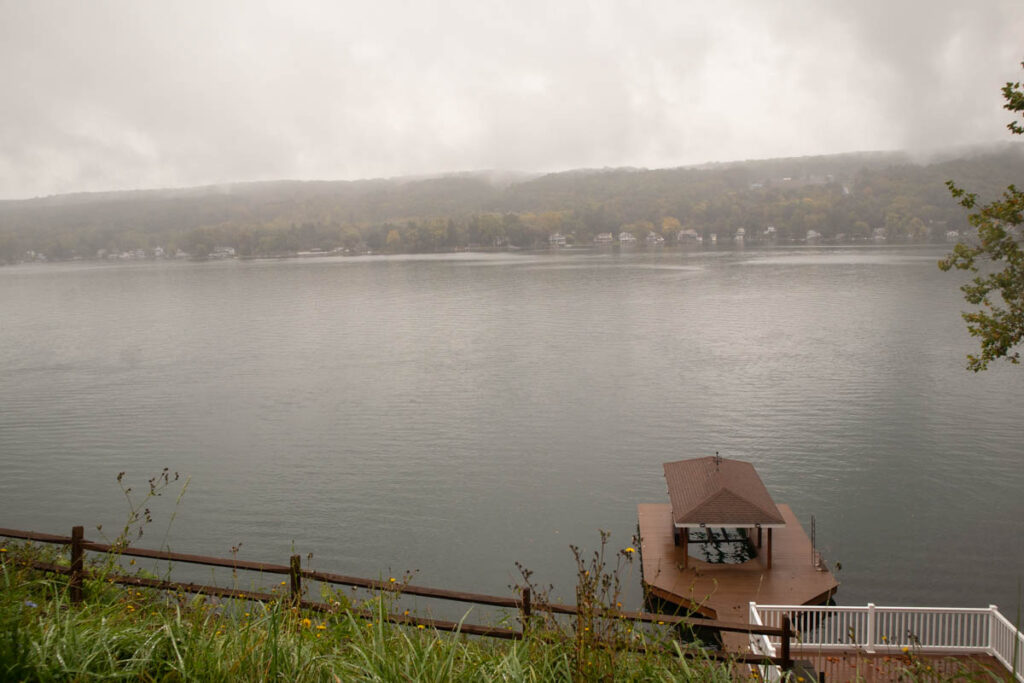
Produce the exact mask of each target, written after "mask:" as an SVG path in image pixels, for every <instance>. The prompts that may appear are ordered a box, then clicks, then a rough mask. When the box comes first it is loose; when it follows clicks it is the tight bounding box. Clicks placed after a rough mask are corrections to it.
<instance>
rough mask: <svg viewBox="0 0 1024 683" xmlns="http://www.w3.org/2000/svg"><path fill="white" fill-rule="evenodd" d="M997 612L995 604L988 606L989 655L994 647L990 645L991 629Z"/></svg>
mask: <svg viewBox="0 0 1024 683" xmlns="http://www.w3.org/2000/svg"><path fill="white" fill-rule="evenodd" d="M998 613H999V608H998V607H996V606H995V605H989V606H988V654H989V655H990V656H991V655H992V651H993V649H994V648H993V647H992V630H993V627H994V626H995V623H996V614H998Z"/></svg>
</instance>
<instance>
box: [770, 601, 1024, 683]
mask: <svg viewBox="0 0 1024 683" xmlns="http://www.w3.org/2000/svg"><path fill="white" fill-rule="evenodd" d="M784 614H786V615H789V618H790V621H791V622H792V625H793V629H794V630H795V631H797V633H798V634H799V636H798V637H797V638H796V642H795V643H794V646H793V647H794V649H797V648H802V649H808V648H813V649H814V650H819V651H842V650H851V649H856V650H863V651H865V652H876V651H882V652H890V651H894V652H902V651H903V648H907V651H912V652H920V653H949V654H953V653H965V654H966V653H978V654H987V655H991V656H993V657H995V658H996V659H998V660H999V661H1000V663H1002V665H1003V666H1005V667H1006V668H1007V670H1009V671H1011V672H1013V674H1014V675H1015V677H1016V679H1017V680H1018V681H1020V682H1021V683H1024V673H1021V672H1022V669H1024V635H1022V634H1021V632H1020V630H1019V629H1018V628H1016V627H1015V626H1014V625H1013V624H1012V623H1010V621H1009V620H1008V619H1006V617H1004V616H1003V615H1002V614H1000V613H999V609H998V608H997V607H996V606H995V605H990V606H989V607H987V608H967V607H880V606H877V605H874V604H871V603H868V604H867V605H865V606H864V607H838V606H832V607H811V606H805V605H758V604H756V603H753V602H752V603H750V623H751V624H758V625H762V626H779V625H781V623H782V616H783V615H784ZM755 640H756V641H758V642H756V643H755ZM750 641H751V643H750V649H751V652H755V653H757V654H768V653H769V652H770V653H771V654H774V651H775V647H776V646H777V639H771V638H767V637H765V636H753V635H752V636H751V637H750ZM760 641H764V642H760ZM766 648H767V649H766Z"/></svg>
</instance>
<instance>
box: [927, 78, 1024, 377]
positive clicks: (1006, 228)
mask: <svg viewBox="0 0 1024 683" xmlns="http://www.w3.org/2000/svg"><path fill="white" fill-rule="evenodd" d="M1021 66H1022V67H1024V62H1022V63H1021ZM1003 98H1004V99H1005V100H1006V103H1005V104H1004V105H1003V108H1004V109H1007V110H1009V111H1012V112H1024V90H1022V88H1021V84H1020V83H1019V82H1018V83H1007V84H1006V85H1005V86H1004V87H1003ZM1006 127H1007V128H1008V129H1009V130H1010V132H1011V133H1013V134H1014V135H1022V134H1024V126H1021V124H1020V122H1018V121H1016V120H1015V121H1011V122H1010V123H1009V124H1008V125H1007V126H1006ZM946 185H947V187H949V191H950V192H951V193H952V195H953V197H954V198H956V199H958V200H959V201H960V204H961V205H962V206H963V207H964V208H966V209H968V210H972V211H974V213H972V214H970V215H969V216H968V221H969V222H970V224H971V225H972V226H973V227H974V228H975V229H976V230H977V241H974V240H972V241H971V242H960V243H959V244H957V245H956V246H955V247H954V248H953V252H952V253H951V254H950V255H949V256H947V257H946V258H945V259H943V260H941V261H939V268H941V269H942V270H944V271H947V270H950V269H951V268H956V269H957V270H967V271H970V272H972V273H978V275H976V276H975V277H974V278H973V280H971V282H969V283H967V284H965V285H963V286H962V287H961V288H960V289H961V290H963V292H964V298H965V299H966V300H967V302H968V303H970V304H973V305H975V306H978V307H979V308H978V309H976V310H973V311H970V312H965V313H964V314H963V318H964V320H965V321H966V322H967V329H968V331H969V332H970V333H971V335H972V336H975V337H978V338H979V339H980V342H981V352H980V353H979V354H978V355H973V354H970V355H968V356H967V368H968V369H969V370H973V371H974V372H978V371H980V370H985V369H987V368H988V364H989V363H990V362H992V361H993V360H996V359H998V358H1005V359H1006V360H1008V361H1010V362H1011V363H1014V364H1018V363H1020V351H1015V350H1014V349H1015V348H1017V347H1018V346H1019V345H1020V344H1021V342H1022V341H1024V249H1022V233H1021V225H1022V223H1024V192H1021V191H1020V190H1018V189H1017V188H1016V187H1015V186H1014V185H1010V186H1009V187H1007V188H1006V191H1005V192H1003V195H1002V198H1001V199H997V200H995V201H993V202H990V203H989V204H985V205H984V206H981V207H980V208H979V207H977V201H978V197H977V195H976V194H975V193H973V192H966V191H965V190H963V189H962V188H960V187H957V186H956V185H955V184H954V183H953V181H952V180H950V181H948V182H947V183H946Z"/></svg>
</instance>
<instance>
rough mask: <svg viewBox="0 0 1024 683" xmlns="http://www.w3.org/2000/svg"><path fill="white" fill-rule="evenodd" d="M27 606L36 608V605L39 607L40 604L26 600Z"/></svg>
mask: <svg viewBox="0 0 1024 683" xmlns="http://www.w3.org/2000/svg"><path fill="white" fill-rule="evenodd" d="M25 606H26V607H31V608H33V609H35V608H36V607H39V605H37V604H36V603H34V602H32V601H31V600H26V601H25Z"/></svg>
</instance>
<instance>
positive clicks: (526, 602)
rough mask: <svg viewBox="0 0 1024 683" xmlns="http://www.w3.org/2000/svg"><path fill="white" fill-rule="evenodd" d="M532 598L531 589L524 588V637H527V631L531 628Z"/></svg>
mask: <svg viewBox="0 0 1024 683" xmlns="http://www.w3.org/2000/svg"><path fill="white" fill-rule="evenodd" d="M530 597H531V596H530V589H529V588H524V589H523V606H522V607H523V615H522V623H523V635H526V630H527V629H528V628H529V626H530V611H531V605H530Z"/></svg>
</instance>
